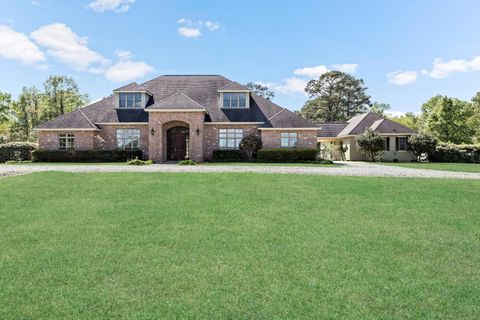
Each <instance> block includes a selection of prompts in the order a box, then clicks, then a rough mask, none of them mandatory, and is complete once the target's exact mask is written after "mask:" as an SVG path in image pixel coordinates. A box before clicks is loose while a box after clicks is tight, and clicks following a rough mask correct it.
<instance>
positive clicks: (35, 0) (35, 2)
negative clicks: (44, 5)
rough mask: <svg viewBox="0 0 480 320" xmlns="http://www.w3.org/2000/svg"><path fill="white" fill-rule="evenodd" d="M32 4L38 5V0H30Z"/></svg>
mask: <svg viewBox="0 0 480 320" xmlns="http://www.w3.org/2000/svg"><path fill="white" fill-rule="evenodd" d="M32 5H34V6H37V7H38V6H39V5H40V1H37V0H32Z"/></svg>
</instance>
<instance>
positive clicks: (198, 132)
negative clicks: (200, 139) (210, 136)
mask: <svg viewBox="0 0 480 320" xmlns="http://www.w3.org/2000/svg"><path fill="white" fill-rule="evenodd" d="M198 135H200V129H198V128H197V136H198Z"/></svg>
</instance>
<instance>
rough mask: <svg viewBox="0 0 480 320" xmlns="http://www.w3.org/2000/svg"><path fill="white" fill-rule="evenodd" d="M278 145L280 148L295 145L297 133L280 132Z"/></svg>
mask: <svg viewBox="0 0 480 320" xmlns="http://www.w3.org/2000/svg"><path fill="white" fill-rule="evenodd" d="M280 136H281V143H280V146H281V147H282V148H292V147H296V146H297V133H296V132H282V133H281V134H280Z"/></svg>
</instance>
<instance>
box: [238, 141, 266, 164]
mask: <svg viewBox="0 0 480 320" xmlns="http://www.w3.org/2000/svg"><path fill="white" fill-rule="evenodd" d="M261 147H262V140H260V138H259V137H257V136H254V135H251V136H247V137H245V138H243V139H242V140H241V141H240V150H241V151H243V153H245V155H246V156H247V158H248V159H249V160H252V159H253V156H254V155H255V154H256V153H257V151H258V149H260V148H261Z"/></svg>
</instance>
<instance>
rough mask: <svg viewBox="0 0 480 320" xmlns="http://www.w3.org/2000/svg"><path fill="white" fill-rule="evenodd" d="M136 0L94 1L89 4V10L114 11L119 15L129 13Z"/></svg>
mask: <svg viewBox="0 0 480 320" xmlns="http://www.w3.org/2000/svg"><path fill="white" fill-rule="evenodd" d="M134 2H135V0H94V1H92V2H90V3H89V4H88V6H87V7H88V8H89V9H91V10H93V11H95V12H105V11H113V12H117V13H121V12H127V11H128V10H130V5H131V4H132V3H134Z"/></svg>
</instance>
